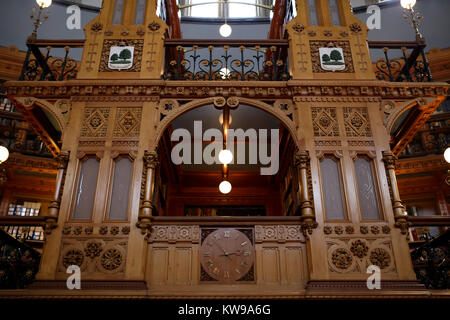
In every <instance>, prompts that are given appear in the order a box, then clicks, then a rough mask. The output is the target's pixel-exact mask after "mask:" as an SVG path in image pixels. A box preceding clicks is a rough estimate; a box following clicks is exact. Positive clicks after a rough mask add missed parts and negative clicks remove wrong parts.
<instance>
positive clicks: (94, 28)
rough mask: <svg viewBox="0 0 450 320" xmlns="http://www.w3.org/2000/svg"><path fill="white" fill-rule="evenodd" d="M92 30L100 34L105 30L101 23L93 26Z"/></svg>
mask: <svg viewBox="0 0 450 320" xmlns="http://www.w3.org/2000/svg"><path fill="white" fill-rule="evenodd" d="M91 30H92V31H94V32H100V31H102V30H103V24H101V23H100V22H96V23H94V24H93V25H92V27H91Z"/></svg>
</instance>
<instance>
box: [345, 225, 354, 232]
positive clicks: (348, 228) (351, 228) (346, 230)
mask: <svg viewBox="0 0 450 320" xmlns="http://www.w3.org/2000/svg"><path fill="white" fill-rule="evenodd" d="M345 233H347V234H353V233H355V228H353V226H346V227H345Z"/></svg>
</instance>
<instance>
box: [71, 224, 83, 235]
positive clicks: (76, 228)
mask: <svg viewBox="0 0 450 320" xmlns="http://www.w3.org/2000/svg"><path fill="white" fill-rule="evenodd" d="M82 231H83V228H82V227H81V226H76V227H74V228H73V234H74V235H76V236H79V235H80V234H81V232H82Z"/></svg>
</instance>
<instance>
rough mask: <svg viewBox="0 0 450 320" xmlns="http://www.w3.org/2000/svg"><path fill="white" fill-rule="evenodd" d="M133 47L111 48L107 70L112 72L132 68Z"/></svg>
mask: <svg viewBox="0 0 450 320" xmlns="http://www.w3.org/2000/svg"><path fill="white" fill-rule="evenodd" d="M133 58H134V47H125V46H124V47H118V46H117V47H111V50H110V51H109V60H108V68H110V69H112V70H119V71H120V70H127V69H130V68H131V67H132V66H133Z"/></svg>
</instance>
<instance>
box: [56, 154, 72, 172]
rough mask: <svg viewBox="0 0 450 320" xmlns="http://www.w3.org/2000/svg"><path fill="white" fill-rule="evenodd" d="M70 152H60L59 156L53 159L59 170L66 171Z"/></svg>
mask: <svg viewBox="0 0 450 320" xmlns="http://www.w3.org/2000/svg"><path fill="white" fill-rule="evenodd" d="M69 158H70V151H61V152H60V154H59V155H58V156H57V157H56V158H55V159H56V162H57V163H58V169H59V170H65V169H67V165H68V163H69Z"/></svg>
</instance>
